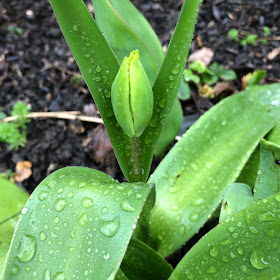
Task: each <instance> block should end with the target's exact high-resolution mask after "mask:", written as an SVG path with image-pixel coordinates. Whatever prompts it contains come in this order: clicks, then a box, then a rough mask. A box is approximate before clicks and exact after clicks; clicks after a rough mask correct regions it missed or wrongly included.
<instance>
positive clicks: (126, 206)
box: [121, 200, 136, 212]
mask: <svg viewBox="0 0 280 280" xmlns="http://www.w3.org/2000/svg"><path fill="white" fill-rule="evenodd" d="M121 208H122V209H123V210H125V211H128V212H134V211H135V210H136V209H135V208H134V207H133V206H132V205H131V204H130V203H129V201H128V200H124V201H122V203H121Z"/></svg>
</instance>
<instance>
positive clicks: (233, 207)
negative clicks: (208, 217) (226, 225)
mask: <svg viewBox="0 0 280 280" xmlns="http://www.w3.org/2000/svg"><path fill="white" fill-rule="evenodd" d="M252 203H253V195H252V190H251V188H250V187H249V186H248V185H246V184H242V183H233V184H231V185H230V186H228V188H227V189H226V191H225V194H224V198H223V202H222V208H221V213H220V218H219V222H220V223H221V222H223V221H224V220H226V219H227V218H229V217H231V216H233V215H235V214H236V213H237V212H239V211H241V210H243V209H244V208H246V207H248V206H250V205H251V204H252Z"/></svg>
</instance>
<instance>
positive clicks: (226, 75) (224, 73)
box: [209, 62, 236, 81]
mask: <svg viewBox="0 0 280 280" xmlns="http://www.w3.org/2000/svg"><path fill="white" fill-rule="evenodd" d="M209 69H210V70H211V71H212V72H213V73H214V74H216V75H218V76H219V77H220V78H222V79H224V80H227V81H230V80H235V79H236V74H235V72H234V71H233V70H227V69H226V68H225V67H224V66H223V65H220V64H218V63H216V62H214V63H212V64H211V65H210V67H209Z"/></svg>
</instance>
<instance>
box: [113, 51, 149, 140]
mask: <svg viewBox="0 0 280 280" xmlns="http://www.w3.org/2000/svg"><path fill="white" fill-rule="evenodd" d="M111 97H112V105H113V110H114V113H115V117H116V119H117V121H118V123H119V125H120V126H121V127H122V129H123V130H124V132H125V133H126V134H127V135H128V136H129V137H139V136H140V135H141V134H142V133H143V131H144V129H145V127H146V126H147V124H148V123H149V121H150V120H151V117H152V114H153V105H154V97H153V91H152V87H151V84H150V82H149V79H148V77H147V74H146V72H145V70H144V68H143V66H142V64H141V62H140V57H139V51H138V50H135V51H133V52H131V53H130V56H129V57H128V58H127V57H125V58H124V60H123V62H122V64H121V67H120V69H119V72H118V74H117V76H116V78H115V80H114V82H113V84H112V90H111Z"/></svg>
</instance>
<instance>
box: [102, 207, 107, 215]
mask: <svg viewBox="0 0 280 280" xmlns="http://www.w3.org/2000/svg"><path fill="white" fill-rule="evenodd" d="M101 212H102V213H103V214H106V213H108V212H109V208H108V207H106V206H105V207H103V208H102V210H101Z"/></svg>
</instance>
